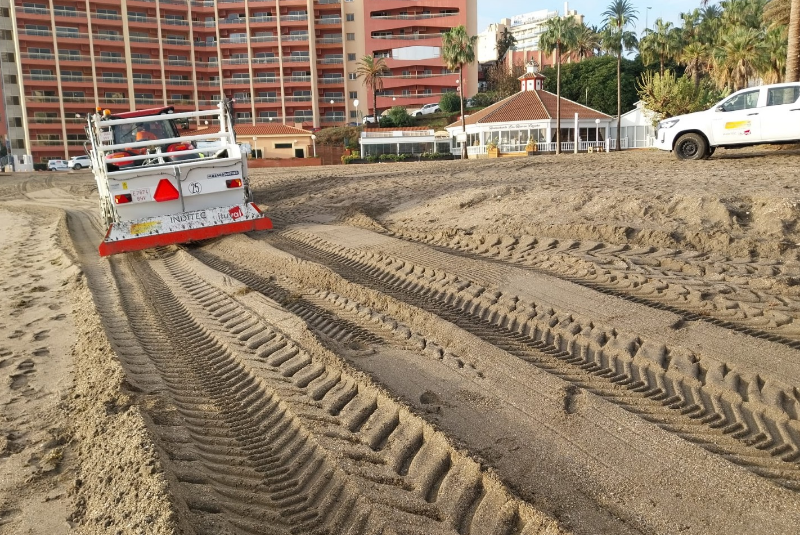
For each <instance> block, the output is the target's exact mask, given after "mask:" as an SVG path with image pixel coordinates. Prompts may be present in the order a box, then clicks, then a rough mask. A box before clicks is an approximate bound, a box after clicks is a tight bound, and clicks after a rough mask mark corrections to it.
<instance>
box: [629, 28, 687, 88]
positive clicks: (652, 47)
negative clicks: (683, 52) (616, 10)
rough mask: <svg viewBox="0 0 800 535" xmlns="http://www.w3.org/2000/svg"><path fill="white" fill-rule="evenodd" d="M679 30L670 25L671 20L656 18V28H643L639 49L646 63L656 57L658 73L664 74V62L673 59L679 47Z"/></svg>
mask: <svg viewBox="0 0 800 535" xmlns="http://www.w3.org/2000/svg"><path fill="white" fill-rule="evenodd" d="M680 38H681V36H680V30H678V29H677V28H673V27H672V23H671V22H664V21H663V20H662V19H660V18H659V19H657V20H656V29H655V30H651V29H650V28H647V29H645V31H644V37H642V40H641V41H640V42H639V51H640V52H641V54H642V60H643V61H644V62H645V63H646V64H650V63H652V62H653V60H654V59H655V58H658V62H659V71H658V72H659V74H660V75H661V76H664V62H665V61H668V60H671V59H673V58H674V57H675V56H676V55H677V54H678V53H679V52H680V49H681V42H680V41H681V39H680Z"/></svg>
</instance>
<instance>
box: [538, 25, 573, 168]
mask: <svg viewBox="0 0 800 535" xmlns="http://www.w3.org/2000/svg"><path fill="white" fill-rule="evenodd" d="M577 39H578V25H577V23H576V22H575V19H573V18H572V17H565V18H560V17H554V18H552V19H549V20H548V21H547V22H546V23H545V25H544V32H543V33H542V35H541V36H539V48H540V49H541V50H543V51H544V50H546V51H548V52H552V51H555V53H556V61H555V63H556V154H561V55H562V53H564V52H565V51H570V50H572V49H574V48H575V44H576V42H577Z"/></svg>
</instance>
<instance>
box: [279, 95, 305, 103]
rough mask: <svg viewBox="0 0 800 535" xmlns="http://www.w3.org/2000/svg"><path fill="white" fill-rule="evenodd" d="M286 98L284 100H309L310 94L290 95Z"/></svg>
mask: <svg viewBox="0 0 800 535" xmlns="http://www.w3.org/2000/svg"><path fill="white" fill-rule="evenodd" d="M285 98H286V102H311V95H297V96H295V95H290V96H288V97H285Z"/></svg>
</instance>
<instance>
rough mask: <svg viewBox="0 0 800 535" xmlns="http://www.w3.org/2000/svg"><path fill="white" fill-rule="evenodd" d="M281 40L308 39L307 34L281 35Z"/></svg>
mask: <svg viewBox="0 0 800 535" xmlns="http://www.w3.org/2000/svg"><path fill="white" fill-rule="evenodd" d="M281 41H308V34H307V33H304V34H294V35H281Z"/></svg>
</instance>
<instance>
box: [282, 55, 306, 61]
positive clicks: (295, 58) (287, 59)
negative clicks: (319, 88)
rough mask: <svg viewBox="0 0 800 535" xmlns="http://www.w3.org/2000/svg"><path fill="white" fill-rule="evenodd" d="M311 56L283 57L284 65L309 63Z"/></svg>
mask: <svg viewBox="0 0 800 535" xmlns="http://www.w3.org/2000/svg"><path fill="white" fill-rule="evenodd" d="M309 61H311V56H283V62H284V63H308V62H309Z"/></svg>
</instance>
